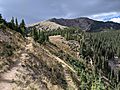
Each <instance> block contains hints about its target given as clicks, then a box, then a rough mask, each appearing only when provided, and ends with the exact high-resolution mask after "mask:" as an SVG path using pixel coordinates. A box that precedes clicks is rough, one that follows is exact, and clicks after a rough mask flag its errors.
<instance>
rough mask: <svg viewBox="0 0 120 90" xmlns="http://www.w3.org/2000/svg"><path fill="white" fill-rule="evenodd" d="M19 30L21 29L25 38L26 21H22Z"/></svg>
mask: <svg viewBox="0 0 120 90" xmlns="http://www.w3.org/2000/svg"><path fill="white" fill-rule="evenodd" d="M19 29H20V33H21V34H22V35H23V36H25V35H26V25H25V21H24V19H22V22H21V23H20V26H19Z"/></svg>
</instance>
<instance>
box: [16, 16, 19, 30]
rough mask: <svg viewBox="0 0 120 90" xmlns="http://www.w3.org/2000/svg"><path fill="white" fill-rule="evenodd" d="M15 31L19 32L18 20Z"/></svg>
mask: <svg viewBox="0 0 120 90" xmlns="http://www.w3.org/2000/svg"><path fill="white" fill-rule="evenodd" d="M15 30H16V31H17V32H19V25H18V20H17V18H16V19H15Z"/></svg>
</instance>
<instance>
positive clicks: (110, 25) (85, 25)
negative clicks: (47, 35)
mask: <svg viewBox="0 0 120 90" xmlns="http://www.w3.org/2000/svg"><path fill="white" fill-rule="evenodd" d="M49 21H51V22H55V23H57V24H59V25H63V26H68V27H78V28H81V29H82V30H84V31H95V32H97V31H102V30H104V29H113V30H119V29H120V24H119V23H115V22H102V21H96V20H92V19H89V18H86V17H81V18H76V19H56V18H52V19H49Z"/></svg>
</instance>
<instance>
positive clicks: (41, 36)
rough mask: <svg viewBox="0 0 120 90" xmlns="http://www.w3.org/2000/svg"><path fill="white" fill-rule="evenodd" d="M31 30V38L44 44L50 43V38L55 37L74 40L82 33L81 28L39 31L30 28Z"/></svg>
mask: <svg viewBox="0 0 120 90" xmlns="http://www.w3.org/2000/svg"><path fill="white" fill-rule="evenodd" d="M29 29H30V31H31V32H30V36H32V37H33V38H34V40H35V41H37V42H39V43H41V44H42V43H44V42H46V41H49V36H54V35H61V36H63V37H65V38H66V39H67V40H74V36H75V35H74V34H78V33H81V32H82V31H81V30H80V29H79V28H75V27H70V28H64V29H60V28H58V29H57V30H47V31H46V30H37V29H36V27H32V28H29ZM71 36H72V37H71Z"/></svg>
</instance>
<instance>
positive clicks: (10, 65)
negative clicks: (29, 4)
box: [0, 17, 120, 90]
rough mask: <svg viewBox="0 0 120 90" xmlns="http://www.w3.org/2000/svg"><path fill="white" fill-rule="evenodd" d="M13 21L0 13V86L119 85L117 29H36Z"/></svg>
mask: <svg viewBox="0 0 120 90" xmlns="http://www.w3.org/2000/svg"><path fill="white" fill-rule="evenodd" d="M15 21H16V22H15ZM15 21H14V18H12V20H11V22H7V21H5V20H4V19H3V18H2V17H1V18H0V45H1V46H0V47H1V48H0V90H120V59H119V58H120V46H119V44H120V31H119V30H110V31H109V30H108V31H107V32H96V33H92V32H84V31H82V29H80V28H78V27H71V28H69V27H67V28H57V29H52V30H43V29H42V30H41V29H38V28H36V27H34V26H32V27H30V28H28V27H26V26H25V22H24V20H22V22H21V23H20V25H19V24H17V19H16V20H15Z"/></svg>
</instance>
